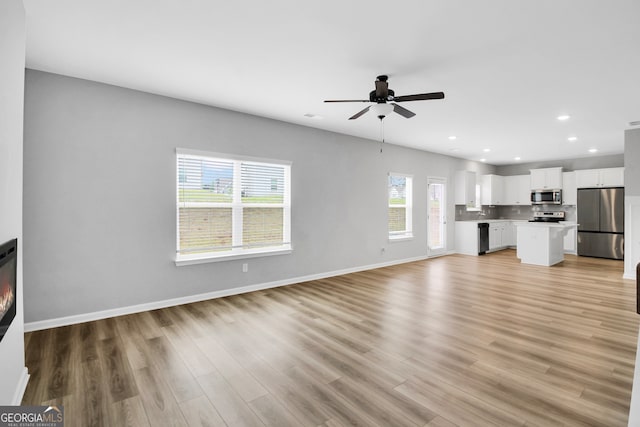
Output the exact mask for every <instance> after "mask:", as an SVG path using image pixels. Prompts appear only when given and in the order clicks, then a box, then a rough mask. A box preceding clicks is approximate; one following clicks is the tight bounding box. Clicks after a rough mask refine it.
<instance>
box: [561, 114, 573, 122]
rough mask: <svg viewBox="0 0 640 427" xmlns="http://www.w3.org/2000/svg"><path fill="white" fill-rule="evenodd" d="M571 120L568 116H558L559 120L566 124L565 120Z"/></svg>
mask: <svg viewBox="0 0 640 427" xmlns="http://www.w3.org/2000/svg"><path fill="white" fill-rule="evenodd" d="M570 118H571V116H569V115H567V114H563V115H561V116H558V120H560V121H562V122H564V121H565V120H569V119H570Z"/></svg>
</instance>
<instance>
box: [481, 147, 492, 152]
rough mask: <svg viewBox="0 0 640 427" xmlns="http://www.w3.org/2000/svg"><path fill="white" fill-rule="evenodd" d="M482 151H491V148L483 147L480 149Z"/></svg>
mask: <svg viewBox="0 0 640 427" xmlns="http://www.w3.org/2000/svg"><path fill="white" fill-rule="evenodd" d="M482 151H484V152H485V153H488V152H489V151H491V148H485V149H484V150H482Z"/></svg>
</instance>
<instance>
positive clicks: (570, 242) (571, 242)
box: [564, 228, 578, 254]
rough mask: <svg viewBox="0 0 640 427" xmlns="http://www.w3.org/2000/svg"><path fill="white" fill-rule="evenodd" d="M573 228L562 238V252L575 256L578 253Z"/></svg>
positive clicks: (575, 234) (575, 233)
mask: <svg viewBox="0 0 640 427" xmlns="http://www.w3.org/2000/svg"><path fill="white" fill-rule="evenodd" d="M576 237H577V232H576V229H575V228H571V229H569V231H567V234H566V235H565V236H564V251H565V252H566V253H570V254H575V253H578V239H577V238H576Z"/></svg>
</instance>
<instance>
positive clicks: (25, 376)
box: [11, 367, 29, 406]
mask: <svg viewBox="0 0 640 427" xmlns="http://www.w3.org/2000/svg"><path fill="white" fill-rule="evenodd" d="M28 383H29V371H28V370H27V368H26V367H25V368H24V369H23V371H22V375H21V376H20V381H19V382H18V386H17V387H16V391H15V392H14V393H13V402H12V403H11V404H12V405H14V406H18V405H20V404H21V403H22V397H23V396H24V392H25V391H26V390H27V384H28Z"/></svg>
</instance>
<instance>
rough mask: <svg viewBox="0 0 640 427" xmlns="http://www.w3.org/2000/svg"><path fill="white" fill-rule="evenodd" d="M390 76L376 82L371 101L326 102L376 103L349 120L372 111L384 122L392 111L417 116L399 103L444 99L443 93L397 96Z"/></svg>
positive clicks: (338, 100)
mask: <svg viewBox="0 0 640 427" xmlns="http://www.w3.org/2000/svg"><path fill="white" fill-rule="evenodd" d="M388 79H389V77H388V76H385V75H382V76H378V77H377V80H376V81H375V84H376V90H372V91H371V92H370V93H369V99H335V100H326V101H324V102H375V104H374V105H370V106H368V107H367V108H365V109H364V110H362V111H358V112H357V113H356V114H354V115H353V116H351V117H349V120H355V119H357V118H358V117H360V116H362V115H363V114H364V113H366V112H367V111H369V110H370V109H371V110H372V111H373V112H374V113H376V116H377V117H378V118H379V119H380V120H382V119H384V118H385V117H386V116H387V115H388V114H389V113H391V111H395V112H396V113H398V114H400V115H401V116H402V117H405V118H407V119H409V118H411V117H413V116H415V115H416V113H414V112H413V111H409V110H407V109H406V108H404V107H401V106H400V105H398V104H397V103H398V102H406V101H426V100H429V99H443V98H444V93H443V92H431V93H420V94H416V95H404V96H395V92H394V91H393V90H391V89H389V83H387V80H388Z"/></svg>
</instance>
